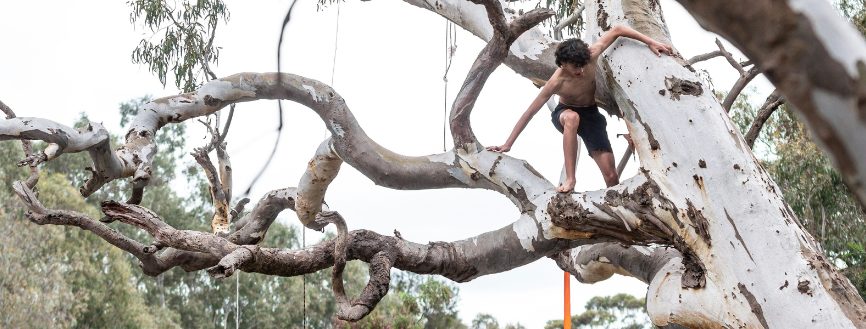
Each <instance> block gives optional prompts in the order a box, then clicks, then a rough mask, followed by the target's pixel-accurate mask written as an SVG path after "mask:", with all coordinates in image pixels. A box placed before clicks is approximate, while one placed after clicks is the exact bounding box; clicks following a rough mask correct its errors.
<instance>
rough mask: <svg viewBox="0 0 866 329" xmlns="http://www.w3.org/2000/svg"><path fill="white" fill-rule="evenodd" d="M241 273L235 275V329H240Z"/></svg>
mask: <svg viewBox="0 0 866 329" xmlns="http://www.w3.org/2000/svg"><path fill="white" fill-rule="evenodd" d="M240 295H241V272H240V271H238V272H237V273H235V329H240V328H241V302H240V300H241V299H240Z"/></svg>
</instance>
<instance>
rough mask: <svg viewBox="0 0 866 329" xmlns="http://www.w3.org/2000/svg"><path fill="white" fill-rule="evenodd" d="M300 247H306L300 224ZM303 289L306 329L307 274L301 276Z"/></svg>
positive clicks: (305, 233)
mask: <svg viewBox="0 0 866 329" xmlns="http://www.w3.org/2000/svg"><path fill="white" fill-rule="evenodd" d="M301 249H307V229H306V228H304V225H301ZM301 278H302V279H301V280H302V282H303V291H304V320H303V323H304V329H307V275H306V274H304V275H303V276H301Z"/></svg>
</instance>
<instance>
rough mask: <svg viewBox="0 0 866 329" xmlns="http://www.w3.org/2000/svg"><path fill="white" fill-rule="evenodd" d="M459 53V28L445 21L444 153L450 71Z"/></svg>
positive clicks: (443, 148) (443, 77)
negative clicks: (457, 52)
mask: <svg viewBox="0 0 866 329" xmlns="http://www.w3.org/2000/svg"><path fill="white" fill-rule="evenodd" d="M456 51H457V28H456V27H455V26H454V22H452V21H449V20H447V19H446V20H445V73H444V74H443V75H442V81H443V82H444V83H445V84H444V88H445V93H444V94H445V100H444V102H443V113H442V152H445V147H446V146H445V145H446V142H445V140H446V138H447V131H448V71H449V70H451V61H452V60H453V59H454V53H455V52H456Z"/></svg>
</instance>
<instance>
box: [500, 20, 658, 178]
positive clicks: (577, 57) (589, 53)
mask: <svg viewBox="0 0 866 329" xmlns="http://www.w3.org/2000/svg"><path fill="white" fill-rule="evenodd" d="M620 36H624V37H629V38H632V39H635V40H638V41H641V42H643V43H645V44H646V45H647V46H648V47H649V48H650V50H652V52H653V53H655V54H656V55H657V56H660V55H659V53H665V54H668V55H670V54H671V47H670V46H668V45H665V44H663V43H660V42H658V41H655V40H653V39H652V38H650V37H647V36H646V35H643V34H641V33H640V32H638V31H635V30H633V29H632V28H630V27H627V26H616V27H614V28H612V29H610V30H608V31H607V32H605V33H604V34H603V35H602V36H601V38H599V39H598V41H596V42H595V43H594V44H592V45H591V46H587V44H586V43H585V42H583V41H581V40H579V39H568V40H565V41H563V42H562V43H561V44H560V45H559V47H558V48H557V49H556V65H557V66H559V68H558V69H556V72H554V73H553V76H551V77H550V80H548V81H547V83H546V84H545V85H544V87H543V88H541V92H539V93H538V97H536V98H535V100H534V101H533V102H532V104H530V105H529V108H528V109H526V112H524V113H523V115H522V116H521V117H520V119H519V120H518V121H517V124H515V126H514V129H513V130H512V131H511V135H510V136H508V140H507V141H505V144H502V146H490V147H488V148H487V150H489V151H495V152H508V151H509V150H511V145H513V144H514V141H515V140H516V139H517V136H518V135H520V132H522V131H523V128H526V124H527V123H529V120H530V119H532V117H533V116H534V115H535V113H538V110H539V109H541V106H542V105H544V104H545V103H546V102H547V100H548V99H550V97H551V96H553V95H558V96H559V105H558V106H557V107H556V109H555V110H554V111H553V113H552V114H551V121H552V122H553V125H554V126H555V127H556V129H557V130H559V132H561V133H562V148H563V152H564V153H565V176H566V178H565V182H563V183H562V185H560V186H559V187H558V188H557V189H556V191H557V192H560V193H567V192H571V191H572V190H573V189H574V184H575V182H576V181H575V178H574V166H575V161H576V158H577V135H580V137H581V138H583V142H584V144H586V149H587V151H589V156H590V157H592V159H593V160H595V163H596V164H597V165H598V168H599V169H600V170H601V173H602V176H603V177H604V181H605V183H606V184H607V186H608V187H610V186H613V185H616V184H619V177H618V176H617V173H616V168H614V157H613V150H612V149H611V147H610V140H609V139H608V138H607V130H606V129H605V127H606V126H607V121H606V120H605V118H604V116H602V115H601V113H599V112H598V107H596V105H595V71H596V61H597V60H598V57H599V56H600V55H601V53H603V52H604V51H605V49H607V48H608V47H610V45H611V44H613V42H614V41H615V40H616V38H617V37H620Z"/></svg>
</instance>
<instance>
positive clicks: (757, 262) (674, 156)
mask: <svg viewBox="0 0 866 329" xmlns="http://www.w3.org/2000/svg"><path fill="white" fill-rule="evenodd" d="M652 3H654V2H652V1H651V2H650V4H647V3H645V2H642V1H630V0H624V1H598V2H591V3H590V4H589V5H588V9H587V13H588V18H587V22H589V23H590V24H589V26H588V31H587V32H588V37H587V38H588V39H590V40H588V41H592V40H594V39H595V38H597V37H598V36H599V35H601V33H603V32H604V30H606V29H607V28H609V27H610V26H612V25H616V24H623V25H630V26H632V27H634V28H635V29H637V30H639V31H641V32H643V33H644V34H647V35H649V36H652V37H653V38H656V39H658V40H665V41H666V40H669V38H668V37H667V32H666V31H665V28H664V23H663V21H662V20H661V9H660V8H659V7H658V6H657V5H652ZM599 65H600V66H601V69H602V70H600V72H605V73H606V76H607V79H606V81H607V83H608V90H610V91H611V93H612V94H613V98H614V99H616V101H617V103H618V104H619V107H620V109H622V110H623V112H624V114H625V118H626V120H627V122H628V126H629V131H630V132H631V134H632V136H633V138H634V139H635V141H636V152H637V153H638V155H639V158H640V164H641V167H642V171H643V172H644V173H645V175H646V176H648V179H650V180H651V181H654V182H656V183H657V184H658V186H659V188H660V190H661V192H660V194H661V195H663V196H664V198H666V199H667V200H669V201H670V202H671V203H672V204H673V205H674V206H675V207H676V210H675V211H674V212H672V213H671V214H670V215H669V216H659V217H660V218H661V220H662V221H663V222H664V224H665V225H667V226H668V227H669V228H670V229H672V230H673V231H674V234H673V238H672V241H673V245H674V246H676V247H677V248H678V249H680V251H682V252H683V253H693V255H694V257H695V258H696V259H694V262H695V263H696V264H688V263H689V262H686V263H687V264H686V266H695V265H697V266H700V267H701V269H702V270H703V272H704V273H705V278H704V279H703V280H702V281H704V282H705V285H703V287H699V288H686V287H684V285H685V284H684V283H685V281H683V283H681V282H680V280H679V279H680V278H679V276H680V275H682V272H683V268H682V265H681V264H680V262H679V261H678V260H677V258H674V259H672V260H671V262H670V263H669V265H668V266H666V267H665V268H664V269H662V270H661V271H659V272H658V273H657V274H656V276H655V277H654V278H653V279H652V281H651V283H650V289H649V291H648V294H647V297H648V311H649V312H650V316H651V318H652V319H653V322H654V323H655V324H657V325H665V324H668V323H677V324H681V325H685V326H689V327H725V326H730V327H747V328H760V327H765V328H766V327H772V328H795V327H803V326H808V327H815V328H838V327H863V326H864V325H866V313H864V307H863V306H864V304H863V301H862V300H861V299H860V298H859V296H858V295H857V294H856V291H854V290H853V288H852V287H851V285H850V283H849V282H848V281H847V279H845V278H844V277H843V276H841V275H840V274H839V273H838V271H836V270H835V268H834V267H833V266H832V264H830V263H828V262H827V260H826V258H825V257H824V256H823V255H822V254H821V252H820V248H819V247H818V245H817V242H816V241H815V240H814V239H813V238H812V237H811V236H810V235H809V234H808V233H807V232H805V230H804V229H803V228H802V226H800V225H799V223H798V219H797V218H796V216H795V215H794V214H793V212H792V211H791V210H790V208H789V207H788V206H787V204H785V202H784V200H783V198H782V194H781V191H780V190H779V188H778V187H777V186H776V184H775V183H774V182H773V181H772V179H771V178H770V177H769V175H768V174H767V173H766V171H765V170H764V169H763V168H761V166H760V165H759V164H758V162H757V161H756V159H755V157H754V156H753V155H752V153H751V151H750V149H749V147H748V146H747V145H746V144H745V142H744V141H743V138H742V137H741V135H740V133H739V132H738V131H737V128H736V127H734V126H733V125H732V124H731V121H730V119H729V117H728V116H727V115H726V113H725V111H724V110H723V109H722V107H721V106H720V105H719V103H718V101H717V100H716V99H715V97H714V96H713V95H712V92H711V91H710V90H705V88H706V86H701V85H700V82H699V81H700V79H699V78H698V77H697V76H696V75H695V74H694V72H692V71H690V70H689V69H688V68H687V67H684V66H683V65H682V62H680V61H678V60H674V59H672V58H670V57H661V58H658V57H656V56H654V55H653V54H652V53H651V52H650V51H649V50H648V49H647V47H645V46H644V45H642V44H640V43H638V42H635V41H633V40H623V39H620V40H618V41H617V42H616V43H614V44H613V46H612V47H611V48H610V49H609V50H608V51H607V52H606V53H605V54H604V56H603V59H602V60H601V62H600V63H599Z"/></svg>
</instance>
